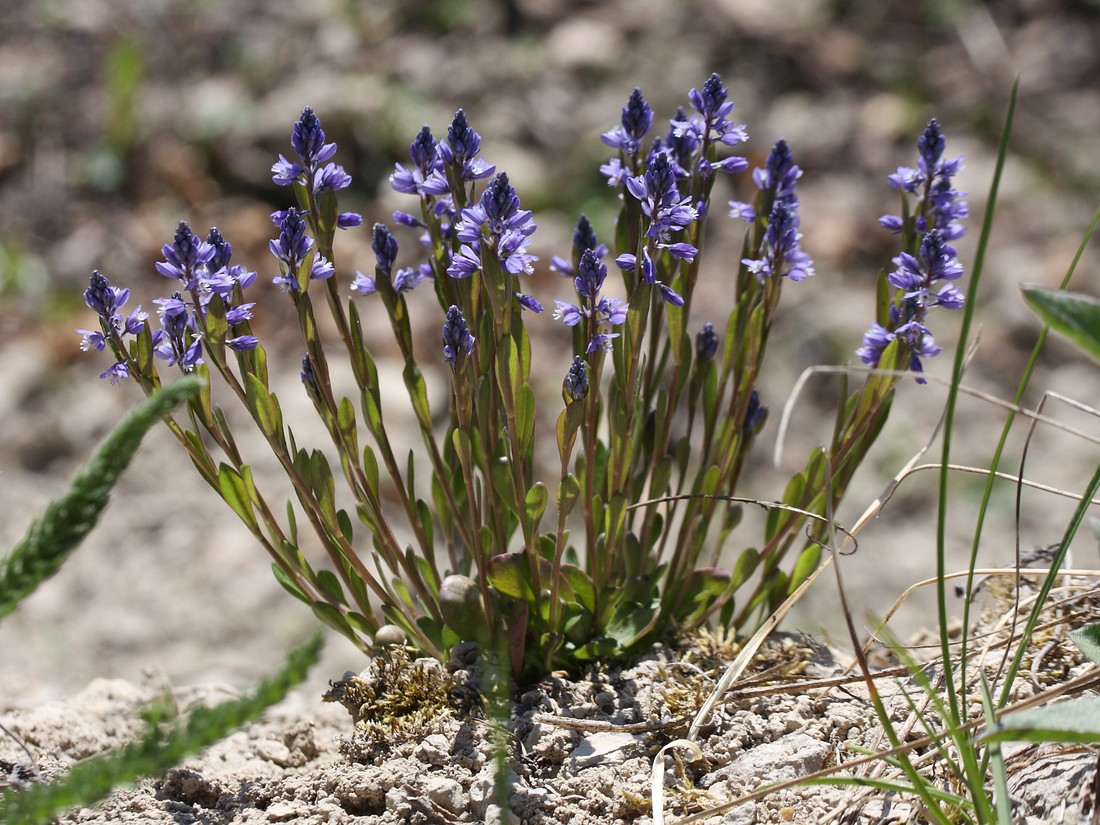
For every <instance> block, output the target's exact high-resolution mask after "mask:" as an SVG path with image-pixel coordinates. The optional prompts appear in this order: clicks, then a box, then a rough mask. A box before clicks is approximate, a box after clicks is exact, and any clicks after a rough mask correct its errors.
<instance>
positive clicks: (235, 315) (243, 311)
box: [225, 301, 256, 326]
mask: <svg viewBox="0 0 1100 825" xmlns="http://www.w3.org/2000/svg"><path fill="white" fill-rule="evenodd" d="M254 306H256V302H255V301H252V302H250V303H247V304H238V305H237V306H235V307H229V309H227V310H226V311H225V322H226V323H227V324H229V325H231V326H236V325H237V324H243V323H244V322H245V321H250V320H252V307H254Z"/></svg>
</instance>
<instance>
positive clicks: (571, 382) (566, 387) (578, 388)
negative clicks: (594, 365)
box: [561, 355, 588, 404]
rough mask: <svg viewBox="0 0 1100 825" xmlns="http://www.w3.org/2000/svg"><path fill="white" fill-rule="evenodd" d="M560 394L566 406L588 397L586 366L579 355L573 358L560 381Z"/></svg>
mask: <svg viewBox="0 0 1100 825" xmlns="http://www.w3.org/2000/svg"><path fill="white" fill-rule="evenodd" d="M561 393H562V397H563V398H564V399H565V403H566V404H572V403H573V402H574V401H580V400H581V399H582V398H584V397H585V396H586V395H588V366H587V365H586V364H585V363H584V359H583V358H581V357H580V356H579V355H574V356H573V363H572V364H571V365H570V367H569V372H568V373H566V375H565V380H564V381H562V385H561Z"/></svg>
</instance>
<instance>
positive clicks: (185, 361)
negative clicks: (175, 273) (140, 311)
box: [153, 292, 203, 372]
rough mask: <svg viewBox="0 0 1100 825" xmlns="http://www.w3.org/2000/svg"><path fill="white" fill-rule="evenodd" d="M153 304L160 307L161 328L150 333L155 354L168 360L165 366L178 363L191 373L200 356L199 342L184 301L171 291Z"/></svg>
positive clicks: (193, 321) (200, 346)
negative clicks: (168, 296) (168, 295)
mask: <svg viewBox="0 0 1100 825" xmlns="http://www.w3.org/2000/svg"><path fill="white" fill-rule="evenodd" d="M153 303H155V304H157V305H159V306H160V309H159V310H158V311H157V314H158V315H159V316H160V324H161V329H159V330H157V331H156V332H155V333H154V334H153V352H154V354H156V356H157V357H158V358H161V359H163V360H165V361H167V362H168V366H174V365H177V364H178V365H179V367H180V369H181V370H183V372H191V371H192V370H194V368H195V367H196V366H197V365H199V364H201V363H203V359H202V344H201V343H200V340H199V336H198V334H197V333H196V332H195V320H194V318H193V317H192V316H191V312H190V309H189V308H188V306H187V303H186V302H185V301H184V300H183V296H182V295H181V294H180V293H179V292H174V293H172V296H171V297H170V298H157V299H156V300H154V301H153Z"/></svg>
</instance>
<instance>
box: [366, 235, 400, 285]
mask: <svg viewBox="0 0 1100 825" xmlns="http://www.w3.org/2000/svg"><path fill="white" fill-rule="evenodd" d="M370 248H371V249H372V250H373V251H374V259H375V261H377V263H378V268H379V269H380V270H382V271H383V272H387V273H388V272H389V271H390V270H391V269H393V264H394V261H396V260H397V238H395V237H394V236H393V233H391V232H390V230H389V229H387V228H386V225H385V224H381V223H376V224H375V225H374V230H373V232H372V233H371V242H370Z"/></svg>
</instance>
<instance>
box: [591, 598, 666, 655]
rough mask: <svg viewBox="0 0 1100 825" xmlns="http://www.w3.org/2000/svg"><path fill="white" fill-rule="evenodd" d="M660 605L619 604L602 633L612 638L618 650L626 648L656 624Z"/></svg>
mask: <svg viewBox="0 0 1100 825" xmlns="http://www.w3.org/2000/svg"><path fill="white" fill-rule="evenodd" d="M659 617H660V607H659V606H658V605H656V604H652V605H642V604H631V603H629V602H627V603H623V604H620V606H619V608H618V609H616V610H615V611H613V612H612V614H611V616H610V617H609V618H608V621H607V626H606V627H605V628H604V633H606V634H607V635H608V636H609V637H611V638H612V639H614V640H615V641H616V642H617V643H618V646H619V649H620V650H624V651H625V650H628V649H629V648H631V647H632V646H633V645H635V644H636V643H637V642H638V641H640V640H641V638H642V637H643V636H645V635H646V634H647V633H648V632H649V631H650V630H652V629H653V627H654V626H655V625H656V624H657V620H658V618H659Z"/></svg>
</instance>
